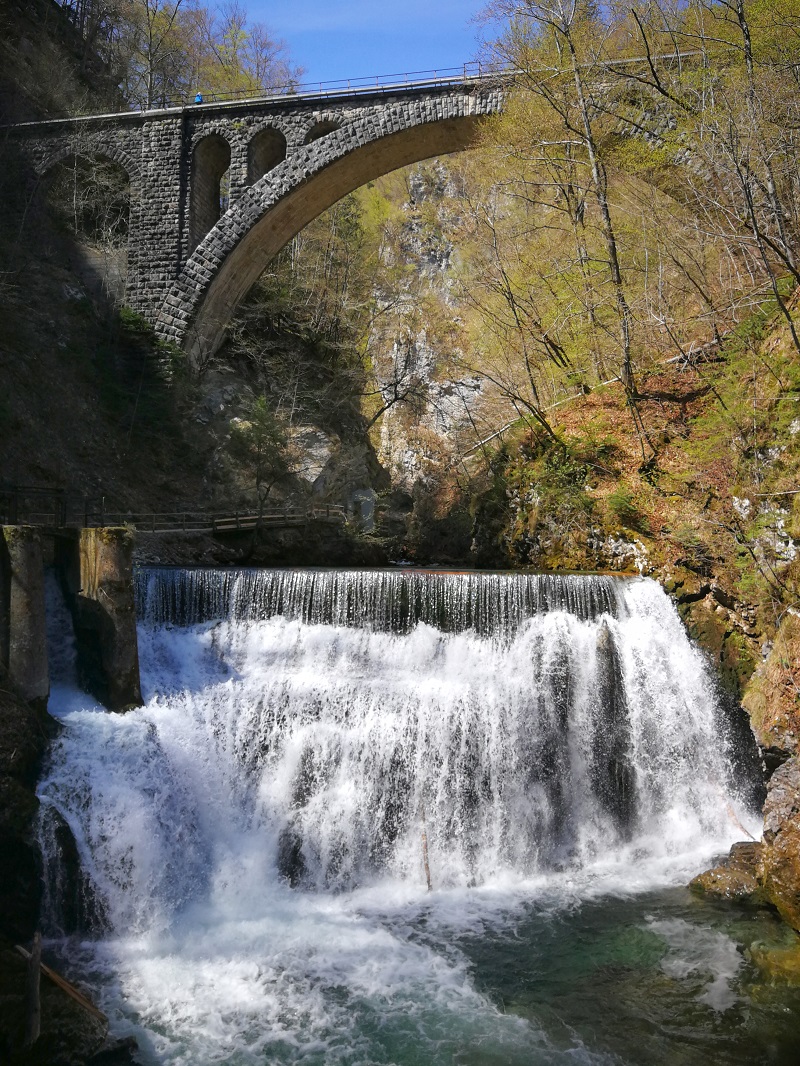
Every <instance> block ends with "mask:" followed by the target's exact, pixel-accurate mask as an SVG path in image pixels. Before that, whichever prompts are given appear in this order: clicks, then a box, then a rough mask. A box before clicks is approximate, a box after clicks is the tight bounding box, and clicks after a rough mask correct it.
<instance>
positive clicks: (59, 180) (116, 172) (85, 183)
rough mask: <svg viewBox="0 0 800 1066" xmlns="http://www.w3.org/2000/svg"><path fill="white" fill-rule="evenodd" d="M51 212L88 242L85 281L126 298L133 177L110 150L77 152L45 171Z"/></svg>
mask: <svg viewBox="0 0 800 1066" xmlns="http://www.w3.org/2000/svg"><path fill="white" fill-rule="evenodd" d="M42 189H43V192H44V197H45V200H46V203H47V205H48V208H49V212H50V213H51V214H52V215H55V218H56V219H57V221H58V224H59V225H60V226H63V227H64V228H65V229H66V230H67V232H69V233H70V234H71V235H72V236H73V237H74V238H75V239H76V240H77V241H78V243H79V244H80V245H81V246H82V247H83V256H82V259H83V263H84V266H85V267H86V271H85V272H84V271H82V273H85V274H86V276H85V277H84V281H85V282H86V283H87V284H89V286H90V287H91V288H92V289H95V290H96V293H97V295H100V294H101V293H102V294H103V295H104V296H106V297H110V298H111V299H112V300H113V301H114V302H121V301H122V298H123V293H124V289H125V280H126V275H127V250H128V228H129V220H130V209H131V179H130V175H129V174H128V172H127V170H126V169H125V168H124V167H123V166H122V165H121V164H119V163H117V162H115V160H113V159H111V158H109V157H108V156H106V155H102V154H99V153H98V154H96V155H78V154H72V155H68V156H66V157H65V158H63V159H61V160H60V161H59V162H58V163H56V164H55V166H53V167H52V168H51V169H50V170H49V171H48V172H47V174H46V175H45V179H44V182H43V185H42Z"/></svg>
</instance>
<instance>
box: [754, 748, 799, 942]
mask: <svg viewBox="0 0 800 1066" xmlns="http://www.w3.org/2000/svg"><path fill="white" fill-rule="evenodd" d="M758 877H759V881H760V882H761V885H762V886H763V889H764V892H765V894H766V896H767V899H768V900H769V902H770V903H772V904H774V905H775V906H776V907H777V908H778V911H779V912H780V915H781V917H782V918H783V919H784V921H786V922H788V923H789V925H791V926H792V928H794V929H796V930H798V931H800V758H798V757H797V756H795V757H794V758H792V759H790V760H789V761H788V762H787V763H784V765H783V766H781V767H780V768H779V769H778V770H776V771H775V773H774V774H773V776H772V779H771V781H770V783H769V789H768V792H767V802H766V804H765V805H764V847H763V850H762V853H761V857H760V860H759V864H758Z"/></svg>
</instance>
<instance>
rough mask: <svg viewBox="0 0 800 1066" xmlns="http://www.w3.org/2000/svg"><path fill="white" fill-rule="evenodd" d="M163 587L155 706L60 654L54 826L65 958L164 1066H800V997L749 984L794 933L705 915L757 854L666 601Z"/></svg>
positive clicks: (429, 579)
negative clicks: (72, 886)
mask: <svg viewBox="0 0 800 1066" xmlns="http://www.w3.org/2000/svg"><path fill="white" fill-rule="evenodd" d="M137 580H138V599H139V613H140V625H139V642H140V658H141V666H142V681H143V690H144V693H145V697H146V704H145V706H144V707H143V708H141V709H140V710H137V711H134V712H131V713H128V714H126V715H112V714H107V713H105V712H104V711H102V710H101V709H99V708H97V707H94V706H93V705H92V704H91V701H89V700H88V699H87V697H85V696H83V695H82V694H80V693H79V692H78V691H77V689H76V687H75V685H74V681H73V679H72V676H73V675H72V666H71V663H70V656H69V654H66V655H63V654H62V655H61V657H60V661H59V663H58V664H57V667H58V670H59V671H60V677H59V678H58V679H57V682H56V684H55V685H54V690H53V695H52V696H51V709H52V710H53V711H54V713H56V714H58V715H59V716H60V717H61V718H62V721H63V723H64V727H65V728H64V730H63V733H62V735H61V738H60V740H59V741H58V743H57V744H56V746H55V749H54V752H53V755H52V759H51V763H50V765H49V767H48V769H47V772H46V774H45V777H44V779H43V782H42V784H41V787H40V796H41V799H42V801H43V802H42V840H43V844H44V848H45V856H46V880H47V884H48V887H49V902H48V912H49V922H50V934H51V938H50V941H49V947H50V950H51V951H53V952H55V953H56V954H59V953H61V954H62V955H63V957H64V958H65V959H69V966H70V968H71V973H72V974H73V976H76V977H77V978H79V979H83V980H86V981H88V982H89V983H90V984H91V985H92V987H93V988H94V989H95V990H96V994H97V995H98V998H99V999H100V1001H101V1003H102V1006H103V1008H104V1009H105V1010H106V1012H107V1013H108V1014H109V1016H110V1018H111V1020H112V1028H113V1030H114V1031H115V1032H116V1033H118V1034H119V1035H126V1034H128V1033H132V1034H134V1035H135V1036H136V1038H137V1040H138V1041H139V1045H140V1048H141V1052H140V1058H141V1061H142V1062H144V1063H152V1064H156V1063H158V1064H171V1066H172V1064H174V1066H178V1064H181V1066H205V1064H211V1063H226V1064H231V1066H250V1064H253V1063H270V1064H271V1063H275V1064H284V1063H285V1064H290V1063H292V1064H294V1063H304V1064H320V1066H323V1064H340V1063H341V1064H347V1066H357V1064H359V1066H361V1064H363V1066H368V1064H370V1066H371V1064H376V1066H377V1064H390V1063H394V1064H397V1066H411V1064H419V1066H437V1064H442V1066H444V1064H464V1066H467V1064H469V1066H488V1064H506V1063H507V1064H516V1063H520V1064H523V1063H524V1064H533V1066H537V1064H550V1063H553V1064H555V1063H565V1064H566V1063H570V1064H572V1063H581V1064H582V1063H586V1064H589V1063H620V1064H630V1066H634V1064H642V1066H645V1064H650V1063H661V1062H664V1063H669V1064H673V1063H674V1064H684V1063H685V1064H687V1066H689V1064H692V1066H694V1064H698V1066H700V1064H706V1063H731V1064H734V1063H736V1064H738V1063H742V1064H745V1063H747V1064H750V1063H756V1062H757V1063H761V1062H763V1063H777V1064H781V1066H782V1064H784V1063H786V1064H787V1066H788V1064H789V1063H795V1062H796V1061H797V1055H798V1052H799V1051H800V1038H798V1035H797V1027H796V1024H795V1023H794V1021H793V1017H792V1012H793V1011H795V1010H796V1009H797V1008H798V1006H800V996H799V995H798V994H797V993H796V992H794V991H792V990H790V989H788V988H785V987H780V986H776V987H772V986H769V985H767V984H765V983H764V982H763V981H762V980H761V978H760V977H759V975H758V973H757V971H756V970H755V968H754V967H753V965H752V963H751V962H750V961H749V958H748V955H747V950H748V949H749V947H750V946H751V945H752V944H753V943H755V942H764V941H766V942H774V943H780V942H781V940H782V938H784V937H785V934H784V932H783V930H782V927H781V925H780V924H779V923H778V922H777V921H776V920H774V919H772V918H771V917H769V916H768V915H763V914H753V913H749V912H741V911H731V910H728V909H727V908H719V907H715V906H713V905H711V904H709V903H704V902H702V901H699V900H696V899H694V898H693V897H692V896H691V895H690V894H689V893H688V891H687V890H686V889H685V888H684V887H683V886H684V885H685V884H686V882H687V881H688V880H689V879H690V878H691V877H692V876H694V874H696V873H698V872H700V871H701V870H702V869H703V868H705V866H707V865H708V863H709V862H710V861H711V860H712V859H713V858H714V857H715V856H716V855H718V854H720V853H721V852H724V851H727V849H728V847H729V846H730V844H731V843H733V842H734V841H736V840H737V839H741V838H742V836H743V832H742V828H745V829H746V830H747V831H748V832H750V833H752V834H753V835H754V836H758V835H759V833H760V825H759V819H758V816H757V815H756V814H755V813H754V811H753V810H751V809H750V806H749V803H750V796H751V795H752V789H751V787H750V785H751V782H750V781H748V774H747V770H746V767H747V765H748V763H747V753H746V752H743V751H741V750H739V749H740V747H741V737H740V736H739V735H738V734H737V732H736V730H734V729H731V728H730V726H729V725H728V724H727V722H726V718H725V715H724V714H723V713H722V710H721V708H720V705H719V701H718V699H717V693H716V690H715V687H714V683H713V679H712V678H711V676H710V675H709V672H708V669H707V667H706V664H705V661H704V659H703V657H702V655H701V654H700V652H699V651H698V650H697V649H696V648H695V647H694V646H693V645H692V644H691V643H690V642H689V640H688V638H687V636H686V634H685V631H684V630H683V627H682V625H681V623H680V621H679V619H678V616H677V614H676V612H675V610H674V607H673V606H672V604H671V603H670V601H669V600H668V598H667V597H666V596H665V594H664V593H663V591H662V590H661V589H660V588H659V587H658V586H657V585H656V584H655V583H653V582H651V581H647V580H631V581H623V580H619V579H614V578H602V577H577V576H576V577H544V576H525V575H479V574H463V575H448V574H436V573H414V572H398V571H394V572H364V573H359V572H348V571H213V570H198V571H185V570H152V571H143V572H141V573H140V574H139V575H138V579H137ZM54 812H57V813H58V816H59V817H60V818H62V819H63V820H64V821H66V822H67V824H68V825H69V827H70V829H71V830H72V833H73V835H74V838H75V841H76V843H77V847H78V852H79V854H80V857H81V862H82V867H83V871H84V874H85V885H84V889H83V892H84V895H85V896H86V897H88V898H87V899H86V900H85V901H84V902H85V903H86V906H84V908H83V913H84V918H83V920H82V925H81V928H79V929H77V930H75V929H72V928H69V919H68V918H67V916H66V915H65V911H64V907H63V905H62V904H63V901H62V900H61V899H60V887H59V886H61V885H62V884H63V883H64V878H65V874H64V871H63V869H62V860H61V855H60V849H59V839H60V838H59V835H58V833H56V832H55V831H54V829H53V826H54V824H55V814H54ZM426 860H427V869H426ZM428 875H429V876H430V881H431V886H432V891H428V887H427V879H428ZM86 915H90V916H92V917H91V919H89V918H87V917H86Z"/></svg>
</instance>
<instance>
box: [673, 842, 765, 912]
mask: <svg viewBox="0 0 800 1066" xmlns="http://www.w3.org/2000/svg"><path fill="white" fill-rule="evenodd" d="M762 849H763V845H761V844H757V843H755V842H753V843H742V844H734V845H733V847H732V848H731V850H730V854H729V855H728V858H727V859H723V860H722V862H721V863H720V864H719V865H718V866H715V867H714V868H713V869H712V870H707V871H706V872H705V873H703V874H700V876H699V877H695V879H694V880H693V881H692V882H691V884H690V885H689V887H690V888H691V889H692V890H693V891H695V892H700V893H704V894H706V895H709V896H717V897H719V898H721V899H727V900H731V901H733V902H736V903H745V904H748V905H750V906H756V907H761V906H764V905H765V904H767V903H768V902H769V900H768V898H767V896H766V894H765V892H764V889H763V888H762V886H761V883H760V882H759V878H758V868H759V862H760V861H761V854H762Z"/></svg>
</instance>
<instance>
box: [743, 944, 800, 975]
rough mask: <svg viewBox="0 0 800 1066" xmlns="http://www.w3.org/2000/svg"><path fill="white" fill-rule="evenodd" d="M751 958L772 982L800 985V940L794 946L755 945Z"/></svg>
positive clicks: (751, 951)
mask: <svg viewBox="0 0 800 1066" xmlns="http://www.w3.org/2000/svg"><path fill="white" fill-rule="evenodd" d="M750 958H751V959H752V961H753V962H754V963H755V965H756V966H757V967H758V968H759V970H760V971H761V972H762V974H764V975H765V976H766V977H767V978H769V980H771V981H784V982H786V983H788V984H791V985H800V938H798V939H797V940H796V941H795V942H794V943H793V944H788V945H784V946H780V947H776V946H775V945H774V944H753V946H752V947H751V948H750Z"/></svg>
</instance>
